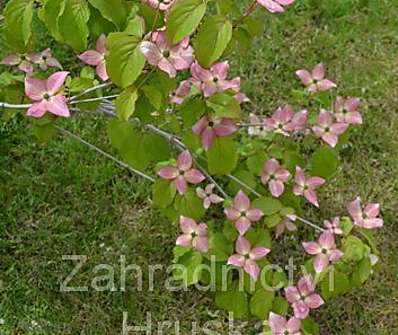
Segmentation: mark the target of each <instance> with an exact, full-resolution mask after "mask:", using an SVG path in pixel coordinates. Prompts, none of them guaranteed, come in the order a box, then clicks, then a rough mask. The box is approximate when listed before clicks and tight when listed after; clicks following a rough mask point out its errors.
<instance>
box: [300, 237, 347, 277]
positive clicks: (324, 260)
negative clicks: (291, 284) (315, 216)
mask: <svg viewBox="0 0 398 335" xmlns="http://www.w3.org/2000/svg"><path fill="white" fill-rule="evenodd" d="M303 247H304V249H305V251H306V252H307V253H308V254H310V255H316V257H315V259H314V269H315V272H316V273H321V272H323V271H325V270H326V269H327V267H328V266H329V264H330V263H334V262H336V261H337V260H339V259H340V258H341V257H342V256H343V252H342V251H341V250H339V249H337V247H336V242H335V240H334V235H333V233H331V232H329V231H325V232H323V233H322V234H321V236H320V237H319V239H318V242H303Z"/></svg>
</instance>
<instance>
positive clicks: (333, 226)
mask: <svg viewBox="0 0 398 335" xmlns="http://www.w3.org/2000/svg"><path fill="white" fill-rule="evenodd" d="M323 225H324V227H325V228H326V230H327V231H329V232H331V233H332V234H334V235H342V234H343V230H342V229H341V228H340V218H339V217H338V216H336V217H334V218H333V219H332V220H324V221H323Z"/></svg>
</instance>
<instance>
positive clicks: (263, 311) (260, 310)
mask: <svg viewBox="0 0 398 335" xmlns="http://www.w3.org/2000/svg"><path fill="white" fill-rule="evenodd" d="M274 297H275V292H271V291H267V290H265V289H263V288H260V289H258V290H257V291H256V292H255V293H254V294H253V296H252V297H251V299H250V313H251V314H253V315H254V316H256V317H257V318H259V319H260V320H265V319H267V317H268V313H269V311H270V310H271V308H272V304H273V301H274Z"/></svg>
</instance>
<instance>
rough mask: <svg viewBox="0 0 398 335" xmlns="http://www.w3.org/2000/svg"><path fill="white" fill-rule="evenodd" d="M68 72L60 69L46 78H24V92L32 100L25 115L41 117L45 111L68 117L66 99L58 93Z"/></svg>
mask: <svg viewBox="0 0 398 335" xmlns="http://www.w3.org/2000/svg"><path fill="white" fill-rule="evenodd" d="M68 74H69V72H65V71H60V72H56V73H54V74H52V75H51V76H50V77H48V79H47V80H41V79H36V78H32V77H28V78H26V79H25V94H26V96H27V97H28V98H29V99H30V100H32V101H33V104H32V106H31V107H30V108H29V109H28V112H27V114H26V115H28V116H32V117H36V118H39V117H42V116H43V115H44V114H45V113H46V112H50V113H52V114H55V115H58V116H63V117H69V116H70V112H69V109H68V105H67V100H66V98H65V96H64V95H62V93H59V91H60V89H61V87H62V85H63V84H64V82H65V80H66V77H67V76H68Z"/></svg>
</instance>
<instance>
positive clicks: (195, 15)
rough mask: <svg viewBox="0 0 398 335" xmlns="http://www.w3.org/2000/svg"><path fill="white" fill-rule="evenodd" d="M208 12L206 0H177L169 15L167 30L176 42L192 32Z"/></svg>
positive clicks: (171, 39)
mask: <svg viewBox="0 0 398 335" xmlns="http://www.w3.org/2000/svg"><path fill="white" fill-rule="evenodd" d="M205 12H206V1H205V0H177V1H176V2H175V3H174V5H173V6H172V7H171V10H170V12H169V14H168V16H167V22H166V31H167V36H168V37H169V39H170V41H171V42H172V43H174V44H176V43H178V42H180V41H181V40H182V39H183V38H184V37H186V36H188V35H190V34H192V33H193V32H194V31H195V30H196V28H197V27H198V25H199V23H200V21H201V20H202V18H203V16H204V15H205Z"/></svg>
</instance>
